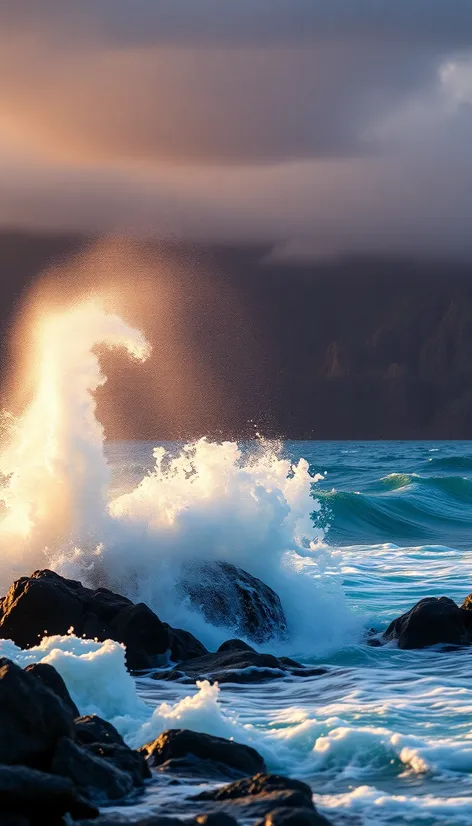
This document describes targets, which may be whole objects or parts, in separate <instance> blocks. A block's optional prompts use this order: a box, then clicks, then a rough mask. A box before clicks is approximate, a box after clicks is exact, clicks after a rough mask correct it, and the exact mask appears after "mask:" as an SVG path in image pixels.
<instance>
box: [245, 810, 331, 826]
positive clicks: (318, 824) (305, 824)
mask: <svg viewBox="0 0 472 826" xmlns="http://www.w3.org/2000/svg"><path fill="white" fill-rule="evenodd" d="M255 826H330V822H329V820H326V818H325V817H323V815H320V813H319V812H317V811H316V810H313V809H303V808H302V809H290V808H278V809H274V810H273V811H272V812H269V813H268V814H267V815H266V816H265V818H264V820H260V821H259V822H258V823H256V824H255Z"/></svg>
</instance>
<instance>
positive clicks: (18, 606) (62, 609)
mask: <svg viewBox="0 0 472 826" xmlns="http://www.w3.org/2000/svg"><path fill="white" fill-rule="evenodd" d="M71 627H72V628H73V629H74V632H75V634H76V635H77V636H82V635H85V636H86V637H88V638H90V639H94V638H95V637H96V638H97V639H98V640H101V641H103V640H106V639H112V640H116V641H117V642H120V643H123V644H124V645H125V646H126V662H127V665H128V668H129V669H131V670H133V671H134V670H135V671H139V670H144V669H150V668H155V667H157V666H162V665H163V664H165V662H166V661H167V660H168V657H169V654H170V652H171V650H172V648H173V647H174V648H175V650H176V653H178V657H179V659H185V658H187V657H191V656H195V653H198V654H201V653H204V652H205V650H206V649H205V648H204V646H202V645H201V644H200V643H199V642H198V640H196V639H195V637H193V635H192V634H188V633H187V632H183V631H179V630H178V629H176V630H174V629H171V628H170V626H168V625H166V624H164V623H163V622H161V620H160V619H159V617H157V615H156V614H155V613H154V612H153V611H151V609H150V608H148V606H147V605H144V603H138V604H137V605H134V604H133V603H132V602H131V600H129V599H127V598H126V597H123V596H120V595H119V594H114V593H113V592H112V591H109V590H107V589H106V588H97V589H96V590H92V589H90V588H85V587H84V586H83V585H82V584H81V583H80V582H77V581H75V580H72V579H65V578H64V577H61V576H59V575H58V574H56V573H54V572H53V571H48V570H42V571H35V572H34V573H33V574H32V575H31V576H30V577H22V578H21V579H19V580H17V581H16V582H14V583H13V585H12V586H11V588H10V590H9V591H8V593H7V595H6V597H4V599H3V600H1V601H0V637H2V638H3V639H11V640H13V641H14V642H15V643H16V644H17V645H19V646H20V647H21V648H27V647H29V646H33V645H36V644H37V643H38V642H39V640H40V639H41V638H42V637H43V636H44V635H45V634H48V635H51V634H66V633H67V632H68V630H69V629H70V628H71Z"/></svg>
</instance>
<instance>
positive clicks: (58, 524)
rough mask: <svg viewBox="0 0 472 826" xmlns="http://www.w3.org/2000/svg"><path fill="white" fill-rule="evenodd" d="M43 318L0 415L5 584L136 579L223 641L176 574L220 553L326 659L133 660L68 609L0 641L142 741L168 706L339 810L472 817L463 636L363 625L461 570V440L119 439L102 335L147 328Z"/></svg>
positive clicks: (469, 482)
mask: <svg viewBox="0 0 472 826" xmlns="http://www.w3.org/2000/svg"><path fill="white" fill-rule="evenodd" d="M40 332H41V335H40V336H39V338H38V344H37V348H36V350H35V358H36V368H35V371H36V372H35V375H36V377H37V386H36V390H35V393H34V394H33V399H32V402H31V404H30V406H29V407H28V408H27V409H26V410H25V411H24V413H23V415H22V416H20V417H19V418H18V419H14V418H13V417H11V416H9V415H8V414H5V416H4V417H3V429H2V436H3V438H2V445H1V448H0V509H1V512H0V589H1V591H2V592H3V593H5V591H6V589H7V588H8V587H9V585H10V583H11V582H12V581H13V579H15V578H17V577H18V576H21V575H27V574H29V573H31V572H32V571H33V570H34V569H36V568H40V567H50V568H53V569H55V570H57V571H58V572H59V573H62V574H63V575H66V576H73V577H74V578H78V579H81V580H82V581H83V582H84V583H85V584H90V585H97V584H101V585H106V586H107V587H110V588H112V589H113V590H115V591H118V592H121V593H124V594H126V595H127V596H129V597H130V598H132V599H136V600H138V599H139V600H143V601H145V602H147V603H148V604H149V605H150V606H151V607H152V608H153V609H154V610H155V611H156V612H157V613H158V615H159V616H160V617H161V618H162V619H163V620H165V621H167V622H170V623H171V624H173V625H175V626H178V627H183V628H186V629H188V630H190V631H192V632H193V633H194V634H195V635H196V636H197V637H199V638H200V639H201V640H202V641H203V642H204V643H205V644H206V645H207V647H209V648H210V649H216V647H217V646H218V645H219V644H220V643H221V642H222V641H223V640H225V639H228V638H229V637H232V636H234V629H232V628H228V627H214V626H212V625H211V624H209V623H208V622H207V621H206V620H205V619H204V618H203V616H202V615H201V614H200V613H199V612H198V610H196V609H195V607H193V606H192V605H189V604H187V603H186V602H185V601H183V600H182V596H181V593H180V591H179V589H178V588H177V587H176V585H177V583H178V579H179V572H180V570H181V565H182V563H183V562H185V561H186V560H188V559H189V558H202V559H225V560H228V561H230V562H232V563H234V564H236V565H239V566H241V567H242V568H245V569H246V570H248V571H249V572H250V573H252V574H253V575H255V576H258V577H260V578H261V579H263V580H264V581H265V582H267V584H268V585H270V586H271V587H272V588H274V589H275V590H276V591H277V593H278V594H279V595H280V598H281V600H282V604H283V606H284V609H285V612H286V616H287V621H288V628H289V637H288V639H287V640H285V641H283V642H282V641H280V640H277V639H273V640H271V641H269V642H268V643H267V645H266V650H268V651H271V652H272V653H276V654H279V653H280V654H282V653H283V654H288V655H290V656H292V657H294V658H298V659H300V660H301V661H302V662H304V663H306V664H322V665H324V666H326V667H327V672H326V674H324V675H322V676H318V677H316V678H306V679H304V678H297V679H287V680H279V681H277V682H275V683H274V682H272V683H270V684H262V685H251V686H243V685H230V684H228V685H227V684H225V685H224V686H222V687H219V686H217V685H210V684H209V683H208V682H205V681H203V682H201V683H197V685H196V686H195V687H192V686H188V685H187V686H183V685H179V684H177V683H167V682H166V683H160V682H159V681H156V680H152V679H150V678H149V677H142V678H140V679H137V680H135V679H133V677H131V676H130V675H129V674H128V673H127V671H126V669H125V665H124V650H123V648H122V646H120V645H119V644H118V643H116V642H112V641H110V640H109V641H106V642H104V643H98V642H95V641H91V640H83V639H78V638H77V637H75V636H74V634H73V629H71V632H70V634H68V635H67V636H65V637H51V636H49V637H48V636H45V637H44V639H43V640H42V641H41V642H40V643H39V644H38V646H37V647H36V648H33V649H29V650H27V651H21V650H20V649H19V648H17V647H16V646H15V645H14V644H13V643H12V642H11V641H8V640H0V655H4V656H8V657H11V658H12V659H14V660H15V661H17V662H18V663H20V664H22V665H25V664H26V663H28V662H32V661H45V662H49V663H51V664H53V665H54V666H55V667H56V668H57V669H58V671H59V672H60V673H61V674H62V676H63V677H64V679H65V681H66V684H67V686H68V688H69V690H70V692H71V694H72V696H73V698H74V700H75V702H76V703H77V705H78V707H79V709H80V711H81V712H82V713H94V712H96V713H98V714H100V715H101V716H103V717H105V718H107V719H109V720H110V721H111V722H113V723H114V724H115V725H116V726H117V728H118V729H119V730H120V731H121V732H122V734H123V736H124V737H125V738H126V740H127V742H128V743H129V744H130V745H132V746H134V747H138V746H140V745H142V744H144V743H145V742H149V741H150V740H152V739H153V738H154V737H156V736H157V735H158V734H159V733H160V732H161V731H163V730H165V729H166V728H169V727H176V726H187V727H190V728H193V729H196V730H199V731H205V732H209V733H213V734H216V735H220V736H224V737H234V739H236V740H239V741H241V742H245V743H250V744H252V745H253V746H255V747H256V748H257V749H258V750H259V751H260V752H261V753H262V754H263V756H264V757H265V760H266V762H267V765H268V768H269V770H271V771H275V772H280V773H288V774H290V775H293V776H296V777H299V778H302V779H305V780H307V781H308V782H309V783H310V784H311V785H312V788H313V790H314V794H315V800H316V803H317V805H318V807H319V809H320V810H321V811H322V812H324V813H325V814H326V816H327V817H328V819H329V820H330V821H331V822H332V823H333V824H335V825H336V826H374V825H375V826H386V825H387V824H389V825H390V824H395V826H406V824H408V826H433V825H434V826H436V824H448V826H465V824H470V823H471V822H472V782H471V777H472V726H471V723H472V676H471V675H472V668H471V665H472V659H471V654H472V649H471V650H468V649H463V650H456V651H448V652H444V651H440V650H432V649H431V650H424V651H399V650H398V649H397V648H396V647H395V646H394V645H393V644H389V645H388V646H384V647H381V648H372V647H369V646H367V645H366V642H365V632H366V630H367V629H370V628H375V629H377V630H381V629H382V628H385V627H386V626H387V624H388V623H389V622H390V620H391V619H392V618H394V617H396V616H398V615H399V614H400V613H401V612H403V611H404V610H407V609H409V608H410V607H411V606H412V605H413V604H414V603H415V602H416V601H417V600H419V599H420V598H422V597H424V596H431V595H436V596H439V595H442V594H444V595H447V596H450V597H453V598H454V599H456V600H457V601H458V602H460V601H462V600H463V599H464V597H465V596H466V595H467V594H468V593H470V592H471V591H472V541H471V538H470V537H471V530H472V443H463V442H444V443H440V442H438V443H426V442H373V443H360V444H357V443H344V442H343V443H327V442H323V443H320V442H290V441H288V442H280V443H272V442H267V441H264V439H261V438H260V437H259V438H257V439H255V440H253V441H252V442H251V443H246V444H240V445H238V444H235V443H231V442H223V443H212V442H210V441H208V440H205V439H202V440H200V441H198V442H196V443H194V444H188V445H184V444H175V443H172V444H162V445H159V444H156V443H143V442H127V443H119V444H110V443H107V442H106V440H105V436H104V432H103V429H102V427H101V425H100V422H99V421H98V420H97V418H96V410H95V403H94V399H93V391H94V390H95V389H96V388H97V387H98V386H99V385H101V384H103V382H104V381H105V380H106V379H105V376H103V375H102V373H101V370H100V363H99V355H98V351H97V349H96V345H97V344H106V345H108V346H110V347H122V348H124V349H125V350H126V351H127V352H128V353H129V354H130V356H131V357H132V358H135V359H138V360H142V359H144V358H146V356H147V353H148V351H149V347H148V345H147V342H146V341H145V340H144V338H143V336H142V335H141V333H140V332H139V331H136V330H133V329H132V328H130V327H128V326H127V325H126V324H125V323H124V322H123V321H122V319H120V318H119V317H118V316H114V315H110V314H108V313H105V312H104V311H103V310H101V309H100V308H99V307H97V306H95V305H90V304H86V305H83V306H79V307H74V308H72V310H70V311H68V312H66V313H60V314H59V315H58V316H53V317H52V318H48V319H46V320H45V321H44V322H42V326H41V331H40ZM151 391H152V388H150V392H151ZM188 791H190V789H189V790H188ZM182 792H183V790H182V788H181V787H179V786H172V785H167V784H166V781H165V778H163V777H161V778H156V779H155V781H154V782H153V783H152V784H151V785H150V786H149V787H148V788H147V790H146V793H145V794H144V795H143V796H142V797H140V798H139V799H137V800H135V801H133V805H132V806H129V807H127V808H125V810H124V812H123V810H121V814H122V815H123V816H124V815H126V814H128V815H130V816H131V815H135V814H136V812H140V813H146V814H148V813H150V812H153V811H156V812H157V811H161V812H165V813H166V814H170V813H172V812H175V813H178V812H179V811H180V810H181V807H182V798H183V793H182Z"/></svg>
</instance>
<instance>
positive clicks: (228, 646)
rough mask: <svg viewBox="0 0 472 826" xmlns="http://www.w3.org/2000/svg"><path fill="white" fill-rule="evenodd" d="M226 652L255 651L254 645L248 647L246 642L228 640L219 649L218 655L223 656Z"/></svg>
mask: <svg viewBox="0 0 472 826" xmlns="http://www.w3.org/2000/svg"><path fill="white" fill-rule="evenodd" d="M226 651H255V648H253V647H252V645H248V643H247V642H244V640H238V639H236V640H226V642H223V643H222V644H221V645H220V647H219V648H218V651H217V653H218V654H222V653H224V652H226Z"/></svg>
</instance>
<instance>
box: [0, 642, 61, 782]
mask: <svg viewBox="0 0 472 826" xmlns="http://www.w3.org/2000/svg"><path fill="white" fill-rule="evenodd" d="M73 723H74V715H73V713H72V711H71V710H70V708H69V707H68V706H67V705H65V704H64V702H63V701H62V700H61V699H60V698H59V697H58V696H57V695H56V694H54V693H53V692H52V691H51V690H50V689H49V688H47V686H46V685H45V684H44V683H43V682H42V681H41V680H39V679H38V678H37V677H36V676H34V674H32V673H31V672H28V671H23V670H22V669H21V668H19V667H18V666H17V665H14V663H12V662H11V661H10V660H7V659H5V658H1V659H0V763H5V764H8V765H16V764H24V765H26V766H32V767H33V768H44V769H48V767H49V764H50V761H51V757H52V754H53V752H54V750H55V748H56V745H57V743H58V741H59V739H60V738H61V737H64V736H65V737H72V736H73Z"/></svg>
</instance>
